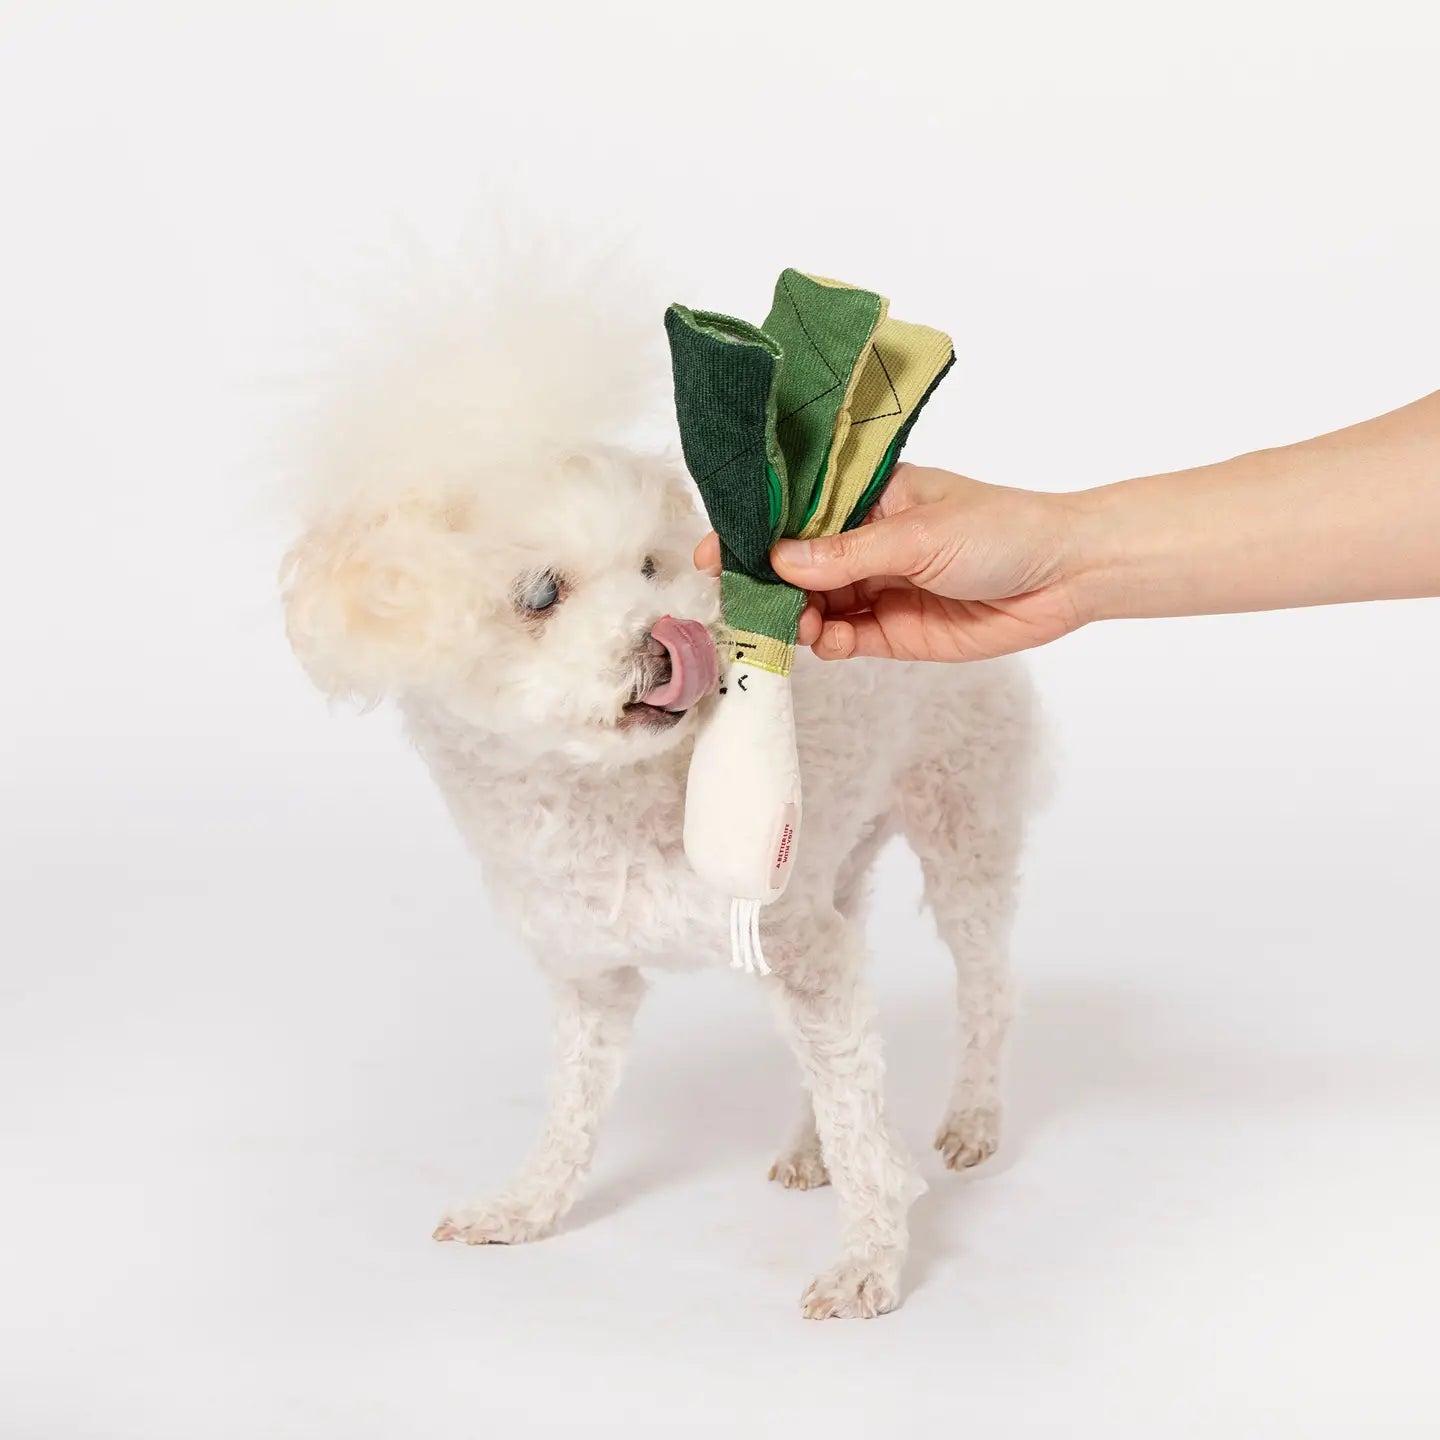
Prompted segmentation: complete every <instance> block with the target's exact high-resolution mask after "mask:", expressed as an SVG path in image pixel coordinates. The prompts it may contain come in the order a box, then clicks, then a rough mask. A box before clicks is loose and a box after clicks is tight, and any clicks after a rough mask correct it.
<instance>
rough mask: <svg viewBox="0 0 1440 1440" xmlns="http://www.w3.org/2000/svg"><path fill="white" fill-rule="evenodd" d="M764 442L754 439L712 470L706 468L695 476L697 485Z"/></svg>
mask: <svg viewBox="0 0 1440 1440" xmlns="http://www.w3.org/2000/svg"><path fill="white" fill-rule="evenodd" d="M764 444H765V442H764V440H754V441H752V442H751V443H750V444H749V445H747V446H746V447H745V448H744V449H743V450H737V451H736V452H735V453H734V454H733V455H732V456H731V457H730V458H729V459H728V460H722V461H721V462H720V463H719V464H718V465H717V466H716V467H715V468H714V469H713V470H707V471H706V472H705V473H704V474H703V475H697V476H696V477H695V483H696V484H697V485H703V484H704V483H705V482H706V481H707V480H709V479H710V478H711V477H712V476H714V475H718V474H719V473H720V472H721V471H722V470H723V469H724V468H725V467H726V466H727V465H733V464H734V463H735V462H736V461H737V460H743V459H744V458H745V457H746V456H747V455H749V454H750V453H751V452H752V451H755V450H759V449H760V448H761V447H762V446H763V445H764Z"/></svg>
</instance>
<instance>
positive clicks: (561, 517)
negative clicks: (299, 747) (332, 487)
mask: <svg viewBox="0 0 1440 1440" xmlns="http://www.w3.org/2000/svg"><path fill="white" fill-rule="evenodd" d="M697 531H698V522H697V517H696V515H695V512H694V509H693V507H692V505H691V503H690V500H689V497H688V495H687V493H686V492H685V490H684V488H683V486H682V484H681V482H680V479H679V477H678V475H677V474H676V473H675V472H674V471H673V470H672V469H671V468H670V467H669V466H667V465H666V464H664V463H663V462H658V461H655V460H649V459H644V458H640V457H637V456H634V455H630V454H626V453H624V452H621V451H618V450H612V449H604V448H596V449H591V450H588V451H584V452H580V453H575V454H571V455H569V456H567V457H564V458H562V459H559V460H556V461H554V462H552V463H550V464H548V465H546V466H544V467H542V468H541V469H539V470H537V471H536V472H535V473H529V474H525V473H517V474H515V475H513V476H509V477H500V478H499V479H498V480H497V479H496V478H495V477H493V476H492V477H490V478H489V479H487V481H486V483H485V484H484V485H481V486H475V487H466V486H463V485H461V486H452V487H449V488H448V490H447V491H445V492H444V493H443V494H442V493H435V494H431V495H428V496H426V495H420V494H417V495H414V496H412V497H409V498H406V497H403V496H402V497H400V498H398V499H392V500H390V501H389V502H388V503H387V504H386V505H385V506H383V507H377V508H372V509H370V510H368V511H367V510H365V509H354V510H351V511H348V512H345V513H341V514H338V515H332V516H329V517H327V518H326V519H324V520H323V521H321V522H318V523H316V524H314V525H313V526H312V528H311V529H310V530H309V532H308V533H307V534H306V535H305V536H304V537H303V538H302V540H301V541H300V543H299V544H298V545H297V546H296V547H295V548H294V550H293V551H292V552H291V554H290V556H289V557H288V559H287V566H286V585H285V602H286V621H287V630H288V633H289V636H290V641H291V644H292V646H293V647H294V649H295V652H296V654H297V655H298V656H299V657H300V659H301V661H302V663H303V664H304V665H305V668H306V670H307V671H308V672H309V674H310V676H311V678H312V679H313V680H314V681H315V683H316V684H317V685H319V687H320V688H321V689H322V690H324V691H325V692H326V693H328V694H331V695H351V696H355V697H358V698H360V699H363V700H367V701H371V702H374V701H378V700H380V699H383V698H387V697H388V698H394V699H398V700H401V701H404V702H406V703H409V704H420V705H422V706H425V707H429V708H431V709H436V710H439V711H441V712H443V713H444V715H445V716H446V717H448V718H449V719H451V720H453V721H459V722H461V723H463V724H464V725H466V726H468V727H470V728H472V729H473V730H475V731H476V732H479V733H480V734H482V735H483V736H484V737H485V743H493V744H494V745H495V746H496V747H497V753H498V751H499V750H502V749H503V751H504V752H505V754H506V756H507V758H511V759H518V760H520V761H524V760H526V759H528V758H538V757H540V756H543V755H545V754H559V755H563V756H565V757H567V758H569V759H571V760H578V761H582V762H589V763H600V764H617V763H618V764H623V763H628V762H630V761H634V760H637V759H640V758H642V757H644V756H647V755H652V754H655V753H657V752H658V751H660V750H662V749H665V748H668V747H669V746H671V745H674V744H676V743H677V742H678V740H679V739H680V737H681V736H682V735H684V734H685V733H686V732H688V731H689V729H690V728H691V725H692V723H693V712H694V709H695V707H696V705H697V703H698V701H699V700H700V699H701V698H703V695H704V694H705V693H708V691H709V689H710V688H712V686H713V684H714V666H715V659H714V648H713V642H712V641H711V639H710V635H709V631H710V628H711V627H712V626H713V625H714V624H715V622H716V621H717V619H718V614H719V598H718V593H717V590H718V587H717V586H716V585H715V582H714V581H713V580H711V579H709V578H708V577H706V576H703V575H700V574H698V573H697V572H696V571H695V569H694V567H693V566H692V564H691V562H690V551H691V547H692V545H693V543H694V540H695V538H696V535H697ZM665 617H670V618H669V620H668V621H667V620H666V618H665ZM646 697H650V703H647V702H646Z"/></svg>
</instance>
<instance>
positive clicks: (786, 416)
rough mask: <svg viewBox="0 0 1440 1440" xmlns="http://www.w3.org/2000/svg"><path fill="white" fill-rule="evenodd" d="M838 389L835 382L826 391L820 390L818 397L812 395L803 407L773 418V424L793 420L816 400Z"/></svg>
mask: <svg viewBox="0 0 1440 1440" xmlns="http://www.w3.org/2000/svg"><path fill="white" fill-rule="evenodd" d="M839 388H840V384H839V382H838V381H837V382H836V383H835V384H834V385H832V386H831V387H830V388H829V389H828V390H822V391H821V392H820V393H819V394H818V395H812V396H811V397H810V398H809V399H808V400H807V401H806V402H805V404H804V405H797V406H796V407H795V408H794V409H793V410H790V411H787V412H786V413H785V414H784V415H777V416H776V417H775V423H776V424H777V425H783V424H784V423H785V422H786V421H787V420H791V419H793V418H794V417H795V416H796V415H798V414H799V413H800V412H801V411H802V410H805V409H808V408H809V407H810V406H811V405H813V404H814V403H815V402H816V401H817V400H823V399H824V398H825V397H826V396H827V395H833V394H834V393H835V392H836V391H837V390H838V389H839Z"/></svg>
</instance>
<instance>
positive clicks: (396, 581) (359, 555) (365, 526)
mask: <svg viewBox="0 0 1440 1440" xmlns="http://www.w3.org/2000/svg"><path fill="white" fill-rule="evenodd" d="M457 539H458V537H457V536H456V535H455V533H454V531H453V528H452V527H447V526H446V525H445V523H444V521H443V518H442V517H433V516H424V515H412V514H395V513H391V514H388V515H383V516H380V517H378V518H371V519H368V520H360V519H354V518H346V519H341V520H334V521H327V522H325V523H323V524H321V525H317V526H316V527H314V528H313V529H311V530H310V531H308V532H307V533H306V534H305V535H304V536H303V537H302V538H301V540H300V541H299V543H298V544H296V545H295V547H294V548H293V549H292V550H291V551H290V552H289V554H288V555H286V557H285V560H284V563H283V565H282V567H281V577H280V578H281V597H282V599H283V602H284V605H285V632H286V634H287V636H288V637H289V640H290V646H291V648H292V649H293V650H294V652H295V654H296V656H297V657H298V658H299V660H300V663H301V664H302V665H303V666H304V667H305V671H306V673H307V674H308V675H309V676H310V678H311V679H312V680H313V681H314V682H315V684H316V685H317V686H318V687H319V688H320V689H321V690H322V691H323V692H324V693H325V694H326V695H329V696H332V697H335V698H353V699H356V700H360V701H362V702H364V703H367V704H376V703H378V702H379V701H381V700H383V699H385V698H386V697H387V696H394V695H396V694H398V693H400V692H401V691H404V690H406V689H409V688H412V687H413V686H415V685H418V684H423V683H424V682H425V681H427V680H430V679H433V678H435V676H436V673H437V671H440V670H442V669H444V668H445V666H446V664H447V662H448V661H449V660H450V659H452V658H453V656H454V655H455V654H456V652H457V645H456V641H457V639H458V638H459V637H457V635H456V634H455V628H456V625H457V623H461V622H462V621H463V617H464V616H465V615H466V614H467V611H468V610H469V607H468V606H467V603H466V600H467V597H466V596H465V595H464V594H463V593H461V594H456V593H453V592H455V591H456V590H457V588H458V589H460V590H462V591H463V589H464V588H465V587H466V585H467V579H468V577H467V573H466V566H465V565H464V563H463V561H464V557H463V556H461V555H460V554H459V552H458V549H457V544H456V542H457ZM470 613H473V612H470Z"/></svg>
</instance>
